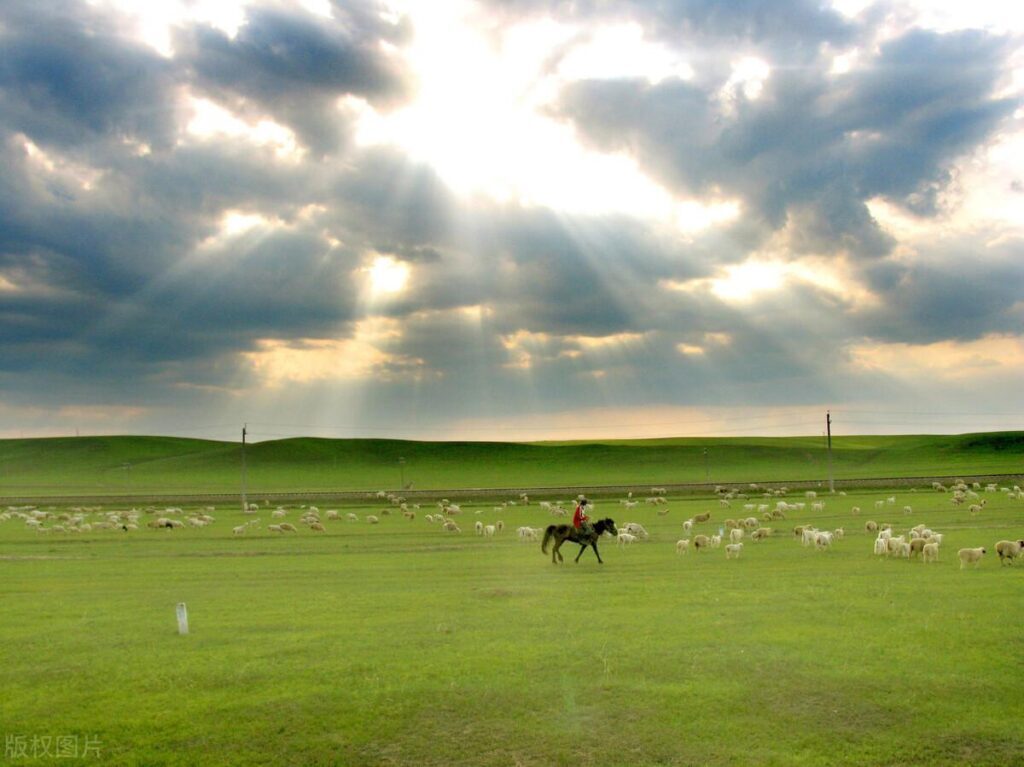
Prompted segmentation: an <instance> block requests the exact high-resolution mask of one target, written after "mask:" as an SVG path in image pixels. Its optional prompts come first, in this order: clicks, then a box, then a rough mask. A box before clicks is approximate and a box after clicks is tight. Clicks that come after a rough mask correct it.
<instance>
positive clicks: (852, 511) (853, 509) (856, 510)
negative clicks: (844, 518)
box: [850, 506, 860, 516]
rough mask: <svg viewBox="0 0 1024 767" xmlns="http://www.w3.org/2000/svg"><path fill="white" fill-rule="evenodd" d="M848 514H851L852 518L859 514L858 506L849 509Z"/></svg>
mask: <svg viewBox="0 0 1024 767" xmlns="http://www.w3.org/2000/svg"><path fill="white" fill-rule="evenodd" d="M850 513H851V514H853V516H857V515H858V514H860V506H854V507H853V508H852V509H850Z"/></svg>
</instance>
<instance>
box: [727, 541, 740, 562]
mask: <svg viewBox="0 0 1024 767" xmlns="http://www.w3.org/2000/svg"><path fill="white" fill-rule="evenodd" d="M741 551H743V544H742V543H730V544H728V545H727V546H726V547H725V558H726V559H739V557H740V552H741Z"/></svg>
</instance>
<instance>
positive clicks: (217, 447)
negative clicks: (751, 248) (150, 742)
mask: <svg viewBox="0 0 1024 767" xmlns="http://www.w3.org/2000/svg"><path fill="white" fill-rule="evenodd" d="M400 459H404V462H403V463H400ZM245 462H246V476H247V486H248V489H249V490H250V491H251V492H253V493H260V492H266V493H269V492H291V491H302V490H314V491H315V490H320V491H329V490H376V489H379V488H389V489H397V488H399V487H400V485H401V484H402V482H405V483H406V484H408V483H412V486H413V488H414V489H417V490H421V489H422V490H427V489H447V488H456V487H477V488H487V487H490V488H501V487H556V486H576V485H587V484H593V483H595V482H596V483H598V484H609V485H615V484H645V483H651V484H674V483H696V482H704V481H705V478H707V479H708V480H710V481H711V482H714V483H728V482H750V481H768V480H781V481H807V480H823V479H825V478H826V477H827V476H828V467H827V454H826V451H825V448H824V442H823V440H822V439H821V438H819V437H791V438H781V437H780V438H746V437H745V438H733V439H665V440H642V441H636V440H634V441H603V442H585V443H582V442H580V443H536V444H526V443H491V442H411V441H400V440H358V439H356V440H328V439H309V438H303V439H286V440H276V441H271V442H261V443H257V444H252V445H248V446H247V447H246V450H245ZM241 466H242V448H241V445H240V444H238V443H232V442H212V441H207V440H195V439H178V438H171V437H81V438H56V439H27V440H0V496H39V495H47V494H87V493H103V494H118V495H120V494H125V495H130V494H133V493H171V494H173V493H182V494H184V493H216V492H237V491H238V490H239V486H240V482H241ZM832 470H833V474H834V476H835V478H836V479H839V480H844V479H845V480H849V479H857V478H867V477H908V476H911V477H912V476H954V475H963V474H966V475H972V474H1004V473H1024V432H1001V433H990V434H965V435H953V436H934V435H928V436H897V437H892V436H886V437H882V436H856V437H836V438H834V439H833V467H832Z"/></svg>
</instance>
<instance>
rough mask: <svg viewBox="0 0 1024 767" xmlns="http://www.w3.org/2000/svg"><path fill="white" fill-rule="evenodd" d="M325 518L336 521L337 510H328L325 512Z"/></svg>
mask: <svg viewBox="0 0 1024 767" xmlns="http://www.w3.org/2000/svg"><path fill="white" fill-rule="evenodd" d="M325 516H326V517H327V518H328V519H337V518H338V510H337V509H328V510H327V511H326V512H325Z"/></svg>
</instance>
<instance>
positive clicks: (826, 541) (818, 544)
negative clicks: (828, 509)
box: [814, 532, 832, 551]
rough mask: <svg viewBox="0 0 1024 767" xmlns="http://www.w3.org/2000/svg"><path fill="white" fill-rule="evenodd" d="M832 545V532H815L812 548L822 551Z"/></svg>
mask: <svg viewBox="0 0 1024 767" xmlns="http://www.w3.org/2000/svg"><path fill="white" fill-rule="evenodd" d="M831 545H832V533H827V532H825V533H815V535H814V548H816V549H818V551H824V550H825V549H827V548H829V547H830V546H831Z"/></svg>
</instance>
